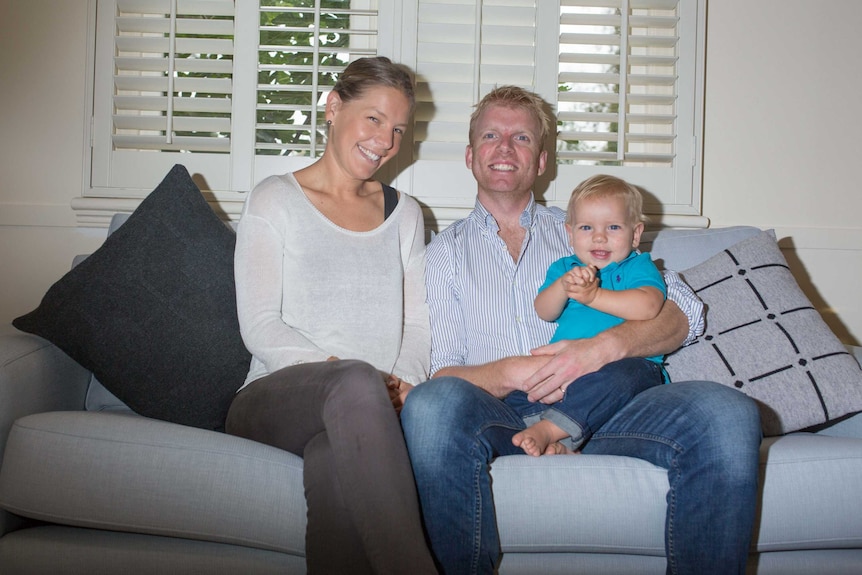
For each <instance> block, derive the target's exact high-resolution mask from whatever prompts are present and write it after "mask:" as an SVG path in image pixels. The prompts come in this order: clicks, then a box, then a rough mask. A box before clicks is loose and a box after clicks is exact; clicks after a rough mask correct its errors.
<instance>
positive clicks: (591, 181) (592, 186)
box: [566, 174, 648, 225]
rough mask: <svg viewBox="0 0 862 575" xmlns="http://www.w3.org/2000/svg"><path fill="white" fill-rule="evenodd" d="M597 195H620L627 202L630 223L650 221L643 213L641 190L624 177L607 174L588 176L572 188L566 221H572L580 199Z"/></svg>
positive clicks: (606, 196) (568, 222) (604, 196)
mask: <svg viewBox="0 0 862 575" xmlns="http://www.w3.org/2000/svg"><path fill="white" fill-rule="evenodd" d="M595 197H601V198H608V197H620V198H622V199H623V200H624V201H625V203H626V207H627V209H628V222H629V223H630V224H632V225H636V224H639V223H646V222H647V221H648V218H647V217H646V216H645V215H644V213H643V197H642V196H641V193H640V190H638V189H637V188H636V187H635V186H633V185H632V184H630V183H628V182H627V181H625V180H623V179H622V178H617V177H615V176H609V175H607V174H598V175H596V176H592V177H591V178H587V179H586V180H584V181H583V182H581V183H580V184H578V185H577V187H575V189H574V190H572V197H571V198H569V205H568V206H567V207H566V223H567V224H571V223H572V221H573V219H574V212H575V204H576V203H577V202H578V200H582V199H585V198H595Z"/></svg>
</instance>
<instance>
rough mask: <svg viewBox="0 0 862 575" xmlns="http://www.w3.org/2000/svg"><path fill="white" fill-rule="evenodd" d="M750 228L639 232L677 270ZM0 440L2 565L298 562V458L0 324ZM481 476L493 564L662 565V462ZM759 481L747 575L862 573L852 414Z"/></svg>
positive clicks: (86, 570)
mask: <svg viewBox="0 0 862 575" xmlns="http://www.w3.org/2000/svg"><path fill="white" fill-rule="evenodd" d="M757 231H758V230H756V229H754V228H727V229H715V230H697V231H686V230H664V231H661V232H659V233H658V234H657V236H655V237H654V238H652V237H650V238H647V239H648V243H647V244H646V245H645V246H643V247H644V248H645V249H648V250H650V251H652V253H653V255H654V257H656V258H660V259H662V260H663V261H664V262H665V264H666V266H667V267H669V268H671V269H685V268H687V267H689V266H691V265H694V264H696V263H698V262H699V261H701V260H704V259H706V258H708V257H709V256H711V255H713V254H714V253H717V252H718V251H720V250H722V249H724V248H725V247H728V246H730V245H732V244H734V243H735V242H737V241H738V240H740V239H742V238H744V237H748V236H750V235H752V234H754V233H756V232H757ZM653 239H654V240H655V241H654V242H653V243H649V242H651V241H652V240H653ZM851 351H852V353H853V354H855V356H856V357H857V359H858V358H862V349H859V348H851ZM0 455H2V457H3V460H2V461H3V462H2V467H0V507H2V509H3V510H0V535H2V537H0V573H3V574H6V573H8V574H16V575H17V574H27V573H41V574H46V573H47V574H54V573H64V574H75V573H81V574H87V575H90V574H98V573H106V574H114V573H129V574H134V573H174V574H179V573H200V574H219V573H238V574H253V573H304V572H305V565H304V561H303V537H304V528H305V501H304V497H303V487H302V460H301V459H300V458H298V457H296V456H294V455H291V454H290V453H286V452H283V451H280V450H278V449H275V448H272V447H268V446H265V445H261V444H258V443H255V442H252V441H248V440H244V439H240V438H236V437H231V436H228V435H224V434H220V433H217V432H212V431H205V430H202V429H196V428H191V427H185V426H181V425H176V424H171V423H166V422H163V421H157V420H153V419H148V418H144V417H141V416H138V415H135V414H133V413H130V412H129V411H128V410H124V409H123V408H122V406H118V405H117V400H116V399H115V398H112V397H111V396H110V394H108V393H107V392H106V391H105V390H104V388H101V387H100V386H99V385H98V383H97V382H94V381H92V377H91V374H90V373H89V372H87V371H86V370H84V369H83V368H82V367H80V366H79V365H78V364H76V363H75V362H74V361H72V360H71V359H69V358H68V357H67V356H66V355H65V354H64V353H63V352H61V351H60V350H59V349H57V348H56V347H55V346H53V345H52V344H50V343H49V342H47V341H46V340H43V339H41V338H39V337H37V336H33V335H30V334H25V333H22V332H18V331H17V330H14V328H11V326H9V327H7V328H6V329H5V331H4V332H3V334H2V335H0ZM492 474H493V488H494V497H495V502H496V507H497V510H498V521H499V529H500V534H501V538H502V545H503V551H504V557H503V561H502V565H501V569H500V572H501V573H504V574H509V573H520V574H532V575H535V574H562V573H587V574H590V575H595V574H601V573H607V574H619V573H636V574H639V575H642V574H648V573H656V574H659V573H664V570H665V560H664V543H663V535H664V517H665V508H666V503H665V494H666V491H667V486H668V483H667V478H666V473H665V471H664V470H663V469H660V468H657V467H654V466H652V465H651V464H649V463H646V462H644V461H640V460H637V459H631V458H625V457H610V456H576V457H562V456H560V457H542V458H532V457H528V456H511V457H503V458H500V459H498V460H497V461H495V462H494V464H493V468H492ZM760 481H761V488H760V493H761V495H760V501H759V508H758V519H757V524H756V533H755V534H754V542H753V545H752V555H751V559H750V572H751V573H761V574H782V575H787V574H809V573H823V574H828V573H862V416H855V417H851V418H848V419H845V420H844V421H841V422H839V423H838V424H835V425H833V426H831V427H830V428H828V429H824V430H820V431H819V432H817V433H794V434H790V435H786V436H782V437H772V438H767V439H765V440H764V441H763V444H762V448H761V477H760ZM555 485H557V486H566V488H567V489H568V490H569V492H571V489H572V488H573V487H574V488H575V491H576V492H577V496H575V497H568V498H566V499H563V498H561V497H560V496H559V493H560V492H561V490H560V489H554V488H553V487H552V486H555ZM536 486H542V487H541V488H538V489H537V488H536ZM333 544H334V545H337V542H333ZM393 552H397V550H395V549H393Z"/></svg>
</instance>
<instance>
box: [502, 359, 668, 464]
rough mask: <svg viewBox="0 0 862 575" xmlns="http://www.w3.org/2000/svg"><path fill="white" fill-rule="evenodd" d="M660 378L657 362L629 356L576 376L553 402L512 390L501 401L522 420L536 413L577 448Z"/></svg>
mask: <svg viewBox="0 0 862 575" xmlns="http://www.w3.org/2000/svg"><path fill="white" fill-rule="evenodd" d="M663 381H664V374H663V373H662V369H661V366H659V364H657V363H656V362H654V361H650V360H648V359H643V358H640V357H632V358H628V359H621V360H619V361H614V362H612V363H609V364H607V365H606V366H604V367H603V368H602V369H600V370H599V371H594V372H593V373H588V374H587V375H584V376H582V377H579V378H578V379H576V380H575V381H573V382H572V384H571V385H569V386H568V387H567V388H566V393H565V395H564V396H563V399H561V400H560V401H558V402H556V403H552V404H550V405H548V404H545V403H540V402H538V401H530V400H529V399H527V394H526V393H524V392H523V391H513V392H512V393H510V394H509V395H508V396H506V399H504V400H503V401H504V402H505V403H506V405H508V406H509V407H511V408H512V409H514V410H515V412H517V413H518V415H520V416H521V417H522V418H524V419H526V418H528V417H530V416H539V418H540V419H546V420H548V421H550V422H551V423H553V424H554V425H556V426H557V427H559V428H560V429H562V430H563V431H564V432H565V433H566V434H568V436H569V437H571V446H570V447H571V448H572V449H578V448H579V447H580V445H581V444H582V443H584V442H586V441H588V440H589V439H590V437H592V435H593V433H594V432H595V430H596V429H599V428H600V427H601V426H602V425H604V424H605V423H606V422H607V421H608V420H609V419H610V418H611V417H613V416H614V414H616V413H617V412H618V411H619V410H620V409H622V408H623V407H624V406H625V405H626V404H627V403H628V402H629V401H631V399H632V398H633V397H634V396H636V395H637V394H639V393H640V392H642V391H644V390H646V389H649V388H650V387H653V386H655V385H661V384H662V382H663Z"/></svg>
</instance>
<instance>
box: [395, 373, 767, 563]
mask: <svg viewBox="0 0 862 575" xmlns="http://www.w3.org/2000/svg"><path fill="white" fill-rule="evenodd" d="M401 422H402V427H403V429H404V436H405V438H406V440H407V448H408V451H409V453H410V459H411V462H412V464H413V473H414V476H415V478H416V486H417V488H418V490H419V499H420V502H421V505H422V512H423V519H424V522H425V527H426V530H427V533H428V536H429V539H430V542H431V549H432V552H433V553H434V555H435V558H436V560H437V561H438V566H439V567H440V568H441V569H442V571H443V573H447V574H451V573H492V572H493V571H494V569H495V567H496V566H497V564H498V562H499V560H500V539H499V535H498V533H497V525H496V518H495V514H494V504H493V498H492V494H491V481H490V474H489V464H490V462H491V461H492V460H493V459H494V458H495V457H498V456H502V455H511V454H516V453H523V452H522V451H521V450H520V449H519V448H517V447H515V446H514V445H512V436H513V435H514V434H515V433H517V432H518V431H520V430H521V429H524V427H525V426H524V421H523V420H522V419H521V417H520V416H519V415H518V414H517V413H516V412H515V410H513V409H512V408H511V407H509V406H507V405H506V404H505V403H504V402H503V401H501V400H499V399H496V398H495V397H493V396H491V395H490V394H488V393H487V392H485V391H483V390H481V389H479V388H477V387H475V386H474V385H472V384H470V383H469V382H467V381H464V380H461V379H458V378H454V377H441V378H438V379H433V380H431V381H428V382H426V383H423V384H422V385H419V386H417V387H416V388H415V389H413V390H412V391H411V392H410V394H409V395H408V396H407V401H406V402H405V405H404V408H403V410H402V412H401ZM760 439H761V435H760V416H759V413H758V410H757V407H756V405H755V403H754V402H753V401H752V400H751V399H750V398H748V397H747V396H745V395H744V394H742V393H740V392H738V391H736V390H734V389H731V388H728V387H725V386H722V385H719V384H717V383H711V382H684V383H673V384H669V385H661V386H657V387H652V388H650V389H647V390H646V391H644V392H643V393H640V394H639V395H637V396H635V397H634V399H632V401H631V402H629V403H628V404H627V405H626V406H625V407H624V408H622V409H621V410H620V411H619V412H618V413H617V414H616V415H615V416H614V417H612V418H611V419H610V420H609V421H608V422H607V423H606V424H605V425H603V426H602V427H600V428H599V429H598V430H597V431H596V432H595V433H594V434H593V437H592V439H590V441H589V442H588V443H587V444H586V445H585V446H584V447H583V452H584V453H589V454H612V455H627V456H632V457H638V458H640V459H644V460H646V461H649V462H651V463H653V464H655V465H658V466H661V467H663V468H665V469H667V470H668V481H669V484H670V489H669V490H668V494H667V502H668V506H667V516H666V522H665V551H666V553H667V572H668V573H675V574H682V573H692V574H698V575H703V574H712V573H714V574H716V575H719V574H720V575H727V574H732V573H744V572H745V563H746V558H747V555H748V546H749V542H750V539H751V534H752V529H753V525H754V516H755V508H756V504H757V478H758V449H759V445H760ZM557 457H567V456H557Z"/></svg>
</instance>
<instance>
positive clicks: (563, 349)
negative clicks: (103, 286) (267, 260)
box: [401, 86, 760, 575]
mask: <svg viewBox="0 0 862 575" xmlns="http://www.w3.org/2000/svg"><path fill="white" fill-rule="evenodd" d="M544 106H545V105H544V102H543V101H542V100H541V99H540V98H539V97H538V96H537V95H535V94H533V93H531V92H527V91H525V90H521V89H519V88H515V87H511V86H506V87H501V88H497V89H495V90H494V91H492V92H491V93H490V94H488V95H487V96H486V97H485V98H483V100H482V101H481V102H480V103H479V105H478V106H477V108H476V110H475V112H474V114H473V116H472V117H471V122H470V143H469V145H468V147H467V152H466V162H467V166H468V167H469V168H470V169H471V170H472V172H473V175H474V177H475V178H476V181H477V184H478V192H477V201H476V207H475V209H474V210H473V211H472V212H471V213H470V215H469V216H468V217H467V218H465V219H464V220H461V221H458V222H455V223H454V224H452V225H451V226H450V227H449V228H448V229H446V230H445V231H443V232H442V233H440V234H439V235H438V236H437V237H436V238H435V239H434V241H432V242H431V244H430V245H429V246H428V252H427V272H426V274H427V277H426V283H427V286H428V303H429V307H430V311H431V331H432V359H431V370H432V373H433V374H434V377H433V379H432V380H430V381H429V382H427V383H424V384H422V385H419V386H417V387H416V388H414V389H413V390H411V391H410V393H409V395H407V398H406V401H405V404H404V407H403V410H402V413H401V418H402V425H403V428H404V433H405V437H406V440H407V445H408V450H409V451H410V458H411V462H412V464H413V470H414V475H415V477H416V483H417V487H418V490H419V496H420V501H421V504H422V511H423V517H424V521H425V525H426V529H427V531H428V535H429V539H430V542H431V547H432V551H433V553H434V555H435V557H436V559H437V561H438V562H439V566H440V567H441V568H442V570H443V572H444V573H492V572H493V571H494V570H495V568H496V567H497V565H498V563H499V560H500V554H501V553H500V542H499V536H498V533H497V527H496V520H495V515H494V507H493V499H492V496H491V484H490V474H489V469H490V462H491V461H492V460H493V459H494V458H495V457H497V456H501V455H509V454H517V453H523V451H522V450H521V449H520V448H518V447H516V446H515V445H514V444H513V443H512V437H513V436H514V435H515V434H516V433H518V432H519V431H520V430H522V429H524V428H525V426H526V425H525V422H524V421H523V419H522V418H520V417H519V416H518V415H517V414H516V413H515V412H514V410H513V409H511V408H510V407H509V406H508V405H506V404H505V403H504V402H503V401H502V398H504V397H505V396H506V395H507V394H508V393H509V392H511V391H513V390H522V391H525V392H527V393H528V396H529V399H530V400H531V401H541V402H544V403H553V402H555V401H558V400H559V399H560V398H562V397H563V394H564V393H565V390H566V388H567V387H568V385H569V384H570V383H571V382H572V381H574V380H575V379H577V378H578V377H579V376H581V375H584V374H586V373H591V372H594V371H596V370H598V369H599V368H600V367H602V366H603V365H605V364H607V363H609V362H611V361H616V360H618V359H622V358H625V357H645V356H652V355H662V354H666V353H669V352H671V351H673V350H674V349H676V348H677V347H679V345H680V344H681V343H683V341H684V340H686V339H687V338H686V335H687V334H689V332H690V331H696V330H697V329H698V326H697V325H696V324H697V321H698V316H699V315H700V312H699V311H698V310H694V312H693V313H692V315H693V316H694V317H695V322H694V324H695V325H694V326H693V328H692V329H691V330H690V328H689V322H688V321H687V318H686V315H685V314H684V313H682V311H681V310H680V307H679V306H678V305H677V304H675V303H674V302H673V301H671V299H675V300H678V301H688V302H689V304H690V303H691V298H693V296H690V297H689V299H688V300H686V297H685V296H684V295H683V296H681V295H679V293H680V291H684V290H685V289H687V288H685V287H684V286H680V285H678V283H679V281H678V278H677V277H675V275H674V274H671V275H670V276H667V277H666V281H667V282H668V284H669V285H668V293H669V297H670V298H671V299H669V300H668V301H666V302H665V305H664V306H663V308H662V311H661V312H660V313H659V315H658V316H657V317H656V318H655V319H653V320H649V321H643V322H635V321H629V322H625V323H623V324H621V325H620V326H617V327H614V328H611V329H609V330H606V331H604V332H602V333H601V334H599V335H597V336H595V337H594V338H591V339H587V340H573V341H560V342H556V343H554V344H551V345H545V344H546V343H547V342H548V340H549V339H550V337H551V334H552V332H553V329H554V325H553V324H551V323H547V322H544V321H542V320H541V319H539V318H538V316H537V314H536V313H535V311H534V309H533V299H534V297H535V295H536V292H537V290H538V288H539V286H540V285H541V284H542V282H543V281H544V278H545V272H546V270H547V268H548V265H549V264H550V263H551V262H552V261H554V260H555V259H557V258H559V257H560V256H562V255H567V254H569V253H571V250H570V248H569V246H568V241H567V236H566V232H565V227H564V214H563V212H562V211H561V210H558V209H548V208H546V207H543V206H540V205H538V204H536V203H535V201H534V198H533V193H532V186H533V183H534V182H535V179H536V177H537V176H538V175H540V174H542V173H543V172H544V170H545V167H546V162H547V152H546V151H545V150H543V142H544V141H545V139H546V136H547V135H548V133H549V130H550V121H549V119H548V117H547V115H546V114H545V113H544V109H545V108H544ZM689 292H690V290H689ZM691 337H692V334H689V339H690V338H691ZM759 443H760V421H759V415H758V412H757V408H756V406H755V405H754V402H753V401H751V400H750V399H749V398H747V397H746V396H744V395H743V394H740V393H738V392H737V391H735V390H732V389H730V388H726V387H724V386H721V385H718V384H715V383H710V382H685V383H674V384H670V385H662V386H658V387H653V388H650V389H648V390H646V391H644V392H643V393H641V394H639V395H637V396H636V397H635V398H634V399H633V400H632V401H630V402H629V403H628V404H627V405H626V406H625V407H623V408H622V409H621V410H620V411H619V412H617V414H616V415H615V416H614V417H612V418H611V419H610V420H609V421H608V422H607V423H606V424H605V425H603V426H602V427H600V428H599V429H598V430H596V431H595V433H594V435H593V437H592V438H591V439H590V440H589V441H588V442H587V443H586V444H585V445H584V446H583V448H582V451H583V453H589V454H613V455H627V456H632V457H638V458H641V459H645V460H647V461H650V462H652V463H653V464H655V465H659V466H661V467H664V468H666V469H668V470H669V471H668V479H669V483H670V491H669V494H668V501H669V503H670V504H669V505H668V512H667V521H666V533H665V536H666V542H665V548H666V552H667V557H668V572H669V573H697V574H699V575H701V574H705V573H716V574H718V573H720V574H722V575H726V574H729V573H742V572H744V570H745V562H746V556H747V552H748V545H749V540H750V536H751V532H752V527H753V522H754V512H755V500H756V494H757V466H758V446H759ZM558 451H559V452H561V453H562V452H564V451H565V450H564V449H562V448H558ZM559 456H560V457H562V456H563V455H559ZM554 487H557V486H554Z"/></svg>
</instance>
